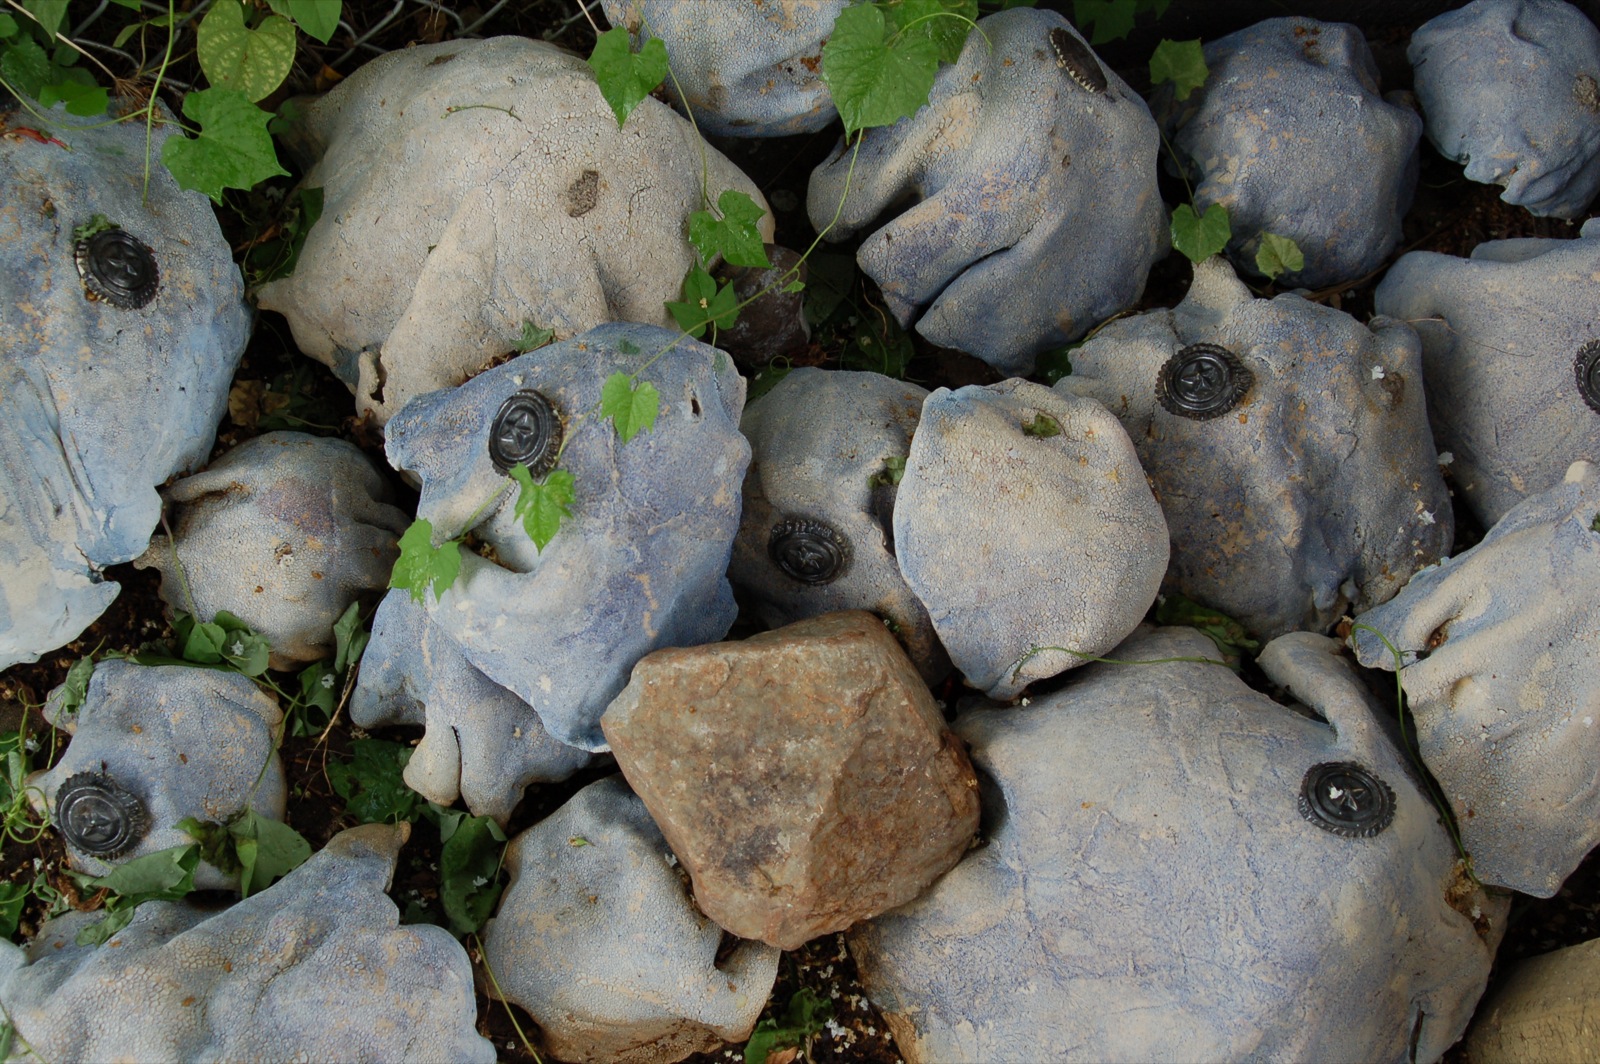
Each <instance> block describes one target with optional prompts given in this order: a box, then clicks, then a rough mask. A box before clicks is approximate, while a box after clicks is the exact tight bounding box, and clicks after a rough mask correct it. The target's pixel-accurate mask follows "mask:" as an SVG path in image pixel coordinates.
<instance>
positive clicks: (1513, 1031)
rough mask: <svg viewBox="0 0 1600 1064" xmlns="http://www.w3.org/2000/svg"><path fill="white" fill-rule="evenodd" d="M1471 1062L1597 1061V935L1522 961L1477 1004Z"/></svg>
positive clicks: (1599, 1056) (1599, 1024)
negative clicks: (1594, 938)
mask: <svg viewBox="0 0 1600 1064" xmlns="http://www.w3.org/2000/svg"><path fill="white" fill-rule="evenodd" d="M1466 1050H1467V1051H1466V1059H1467V1060H1469V1061H1471V1062H1472V1064H1535V1062H1538V1061H1572V1062H1574V1064H1577V1062H1583V1061H1600V939H1596V940H1593V941H1590V942H1580V943H1578V945H1576V946H1568V947H1567V948H1566V949H1560V950H1556V951H1555V952H1554V953H1546V954H1544V955H1543V956H1542V957H1532V958H1530V959H1528V960H1526V961H1523V962H1522V963H1521V964H1520V965H1518V966H1517V967H1516V968H1515V969H1513V970H1512V972H1511V974H1510V975H1509V976H1507V977H1506V978H1505V981H1504V982H1503V983H1501V985H1500V988H1499V989H1498V990H1496V991H1494V992H1493V993H1492V994H1490V995H1489V997H1488V999H1487V1000H1486V1001H1484V1003H1483V1004H1482V1005H1480V1006H1478V1014H1477V1016H1476V1017H1475V1018H1474V1019H1473V1021H1472V1028H1471V1029H1470V1030H1469V1031H1467V1038H1466Z"/></svg>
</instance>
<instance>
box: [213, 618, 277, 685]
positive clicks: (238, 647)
mask: <svg viewBox="0 0 1600 1064" xmlns="http://www.w3.org/2000/svg"><path fill="white" fill-rule="evenodd" d="M271 655H272V645H271V644H270V643H268V642H267V640H266V637H265V636H261V635H257V634H256V633H255V632H252V631H250V630H249V629H248V628H246V629H244V630H243V631H236V632H229V633H228V634H227V635H226V636H225V637H224V638H223V641H222V658H223V660H224V661H226V662H227V663H228V664H229V665H232V666H233V667H234V668H236V669H238V670H239V671H240V672H242V673H244V674H245V675H246V676H260V675H261V674H262V673H264V672H266V671H267V662H268V660H269V659H270V657H271Z"/></svg>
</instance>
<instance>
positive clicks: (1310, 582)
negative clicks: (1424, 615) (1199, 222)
mask: <svg viewBox="0 0 1600 1064" xmlns="http://www.w3.org/2000/svg"><path fill="white" fill-rule="evenodd" d="M1380 306H1381V303H1380ZM1202 343H1205V344H1215V345H1217V346H1219V347H1221V348H1223V349H1224V350H1225V351H1227V352H1229V353H1231V355H1232V357H1234V358H1235V359H1237V360H1238V362H1239V364H1240V365H1241V366H1242V367H1243V368H1244V369H1246V370H1248V371H1249V373H1250V374H1251V376H1252V378H1253V379H1252V382H1251V385H1250V388H1249V390H1248V391H1247V392H1245V393H1244V395H1243V396H1242V397H1241V398H1240V399H1239V401H1238V403H1237V404H1236V405H1235V406H1233V407H1232V408H1231V409H1229V410H1227V411H1226V412H1224V413H1221V414H1220V415H1219V416H1216V417H1213V418H1210V419H1208V420H1195V419H1192V418H1188V417H1182V416H1179V415H1178V414H1175V413H1173V412H1171V411H1170V410H1168V409H1166V408H1165V407H1164V406H1163V405H1162V404H1161V403H1160V402H1159V401H1158V399H1157V388H1158V381H1159V379H1160V375H1161V372H1162V367H1163V366H1164V365H1166V364H1167V363H1168V361H1169V360H1170V359H1172V358H1173V357H1174V356H1175V355H1176V354H1177V353H1178V352H1180V351H1183V350H1185V349H1187V348H1189V347H1190V346H1191V345H1197V344H1202ZM1072 368H1073V372H1072V375H1071V376H1068V377H1063V378H1062V379H1061V380H1060V381H1059V382H1058V383H1057V384H1056V390H1057V391H1058V392H1063V393H1070V394H1074V395H1083V396H1090V397H1093V398H1095V399H1098V400H1100V402H1102V403H1104V404H1105V405H1106V406H1107V407H1108V408H1110V410H1111V412H1112V413H1113V414H1115V415H1116V416H1117V417H1118V418H1119V419H1120V420H1121V422H1122V426H1123V428H1125V429H1126V430H1127V433H1128V435H1129V436H1130V437H1132V438H1133V442H1134V446H1135V447H1136V448H1137V449H1138V452H1139V460H1140V461H1141V462H1142V463H1143V465H1144V469H1145V471H1146V472H1147V473H1148V474H1149V476H1150V483H1151V485H1152V486H1153V487H1154V488H1155V492H1156V497H1157V498H1158V499H1160V500H1161V508H1162V510H1163V511H1164V512H1165V514H1166V519H1167V524H1168V526H1169V527H1170V529H1171V532H1172V567H1171V569H1170V570H1169V571H1168V573H1167V577H1166V585H1167V586H1168V587H1170V588H1172V589H1174V590H1176V591H1179V592H1181V593H1182V594H1184V595H1186V596H1188V597H1189V598H1192V599H1195V600H1197V601H1200V602H1203V603H1205V604H1206V605H1208V606H1210V607H1212V608H1214V609H1218V610H1221V611H1223V612H1224V613H1227V614H1229V615H1230V616H1232V617H1235V618H1237V619H1238V620H1239V621H1240V622H1241V623H1242V624H1244V625H1245V627H1246V628H1248V629H1250V630H1251V631H1252V632H1253V633H1255V634H1256V636H1257V637H1258V638H1261V639H1272V638H1275V637H1276V636H1279V635H1283V634H1285V633H1287V632H1293V631H1306V630H1309V631H1319V632H1325V631H1327V630H1328V629H1329V628H1330V627H1331V626H1332V625H1334V624H1335V623H1337V622H1338V620H1339V618H1340V617H1341V616H1343V615H1344V614H1345V613H1346V612H1348V611H1350V610H1352V609H1354V610H1362V609H1369V608H1371V607H1372V606H1373V605H1376V604H1377V603H1380V602H1384V601H1386V600H1388V599H1389V598H1391V597H1392V596H1393V595H1394V593H1395V592H1397V591H1399V590H1400V588H1401V587H1402V586H1403V585H1404V584H1405V582H1406V579H1407V578H1408V577H1409V576H1410V575H1411V574H1412V573H1414V572H1416V571H1417V570H1418V569H1420V568H1422V567H1423V566H1425V565H1431V564H1432V563H1434V562H1436V561H1438V560H1439V558H1441V557H1442V556H1443V555H1444V554H1445V553H1446V552H1447V551H1448V550H1449V549H1450V545H1451V542H1452V539H1453V536H1454V530H1455V524H1454V520H1453V514H1452V512H1451V509H1450V493H1449V491H1448V490H1447V489H1446V488H1445V485H1444V481H1443V479H1442V478H1441V476H1440V474H1439V467H1438V461H1439V458H1438V453H1437V452H1436V451H1435V450H1434V444H1433V439H1432V438H1431V437H1430V436H1429V433H1428V425H1427V414H1426V412H1425V407H1424V402H1423V389H1422V362H1421V358H1420V352H1419V350H1418V342H1417V337H1416V335H1415V333H1413V332H1412V330H1411V329H1410V328H1409V327H1408V326H1407V325H1406V324H1405V323H1404V322H1399V321H1394V320H1390V319H1387V318H1381V317H1380V318H1374V319H1373V320H1372V322H1371V323H1370V324H1368V325H1363V324H1362V323H1361V322H1358V321H1356V319H1354V318H1352V317H1351V316H1350V315H1348V314H1345V313H1343V312H1341V311H1337V310H1334V309H1333V308H1331V307H1324V306H1320V305H1318V304H1316V303H1312V302H1309V301H1307V300H1305V299H1302V298H1301V297H1300V296H1298V295H1293V294H1283V295H1279V296H1277V297H1275V298H1273V299H1256V298H1254V297H1253V296H1252V295H1251V293H1250V290H1249V289H1247V288H1246V287H1245V286H1244V285H1243V284H1241V283H1240V282H1239V280H1238V278H1237V277H1235V276H1234V273H1233V270H1232V269H1231V268H1230V267H1229V266H1228V264H1227V263H1226V262H1224V261H1223V260H1222V259H1221V258H1211V259H1208V260H1206V261H1205V262H1202V263H1199V264H1198V265H1197V266H1196V267H1195V276H1194V284H1193V285H1192V286H1191V287H1190V289H1189V293H1188V295H1187V296H1185V298H1184V300H1183V302H1182V303H1180V304H1179V305H1178V306H1177V307H1176V308H1174V309H1172V310H1153V311H1150V312H1148V313H1145V314H1140V315H1138V316H1136V317H1133V318H1127V319H1123V320H1121V321H1116V322H1112V323H1111V324H1110V325H1108V326H1107V327H1106V328H1104V329H1102V330H1101V331H1100V332H1099V333H1097V334H1096V335H1095V336H1094V338H1093V339H1091V340H1089V341H1088V342H1087V343H1085V344H1084V345H1083V346H1082V347H1081V348H1079V349H1078V350H1076V351H1074V352H1073V355H1072ZM1428 405H1431V404H1428Z"/></svg>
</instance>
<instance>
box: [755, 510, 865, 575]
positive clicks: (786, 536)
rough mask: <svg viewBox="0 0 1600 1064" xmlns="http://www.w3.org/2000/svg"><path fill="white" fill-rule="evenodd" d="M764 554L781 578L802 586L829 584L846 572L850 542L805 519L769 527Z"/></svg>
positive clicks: (818, 522) (823, 526) (830, 528)
mask: <svg viewBox="0 0 1600 1064" xmlns="http://www.w3.org/2000/svg"><path fill="white" fill-rule="evenodd" d="M767 554H768V556H770V557H771V558H772V561H773V564H775V565H776V566H777V567H778V568H779V569H782V570H783V573H784V575H785V576H787V577H789V578H790V579H791V580H797V581H799V582H800V583H802V584H829V583H832V582H833V581H835V580H837V579H838V578H839V577H841V576H843V575H844V574H845V572H846V571H847V570H849V568H850V541H849V540H847V539H845V538H844V537H843V536H841V535H840V534H839V533H838V532H835V531H834V530H833V528H832V527H831V526H830V525H827V524H824V523H823V522H821V521H815V520H812V519H811V518H808V517H791V518H788V519H786V520H783V521H780V522H778V523H777V524H775V525H773V526H772V535H771V537H770V538H769V539H768V540H767Z"/></svg>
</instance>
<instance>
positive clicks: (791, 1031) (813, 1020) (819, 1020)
mask: <svg viewBox="0 0 1600 1064" xmlns="http://www.w3.org/2000/svg"><path fill="white" fill-rule="evenodd" d="M832 1015H833V1005H832V1003H831V1002H829V1001H826V1000H824V999H822V998H819V997H817V995H816V992H815V991H814V990H812V989H811V988H810V987H809V986H803V987H801V988H800V989H799V990H796V991H795V993H794V996H793V997H791V998H790V999H789V1005H788V1007H787V1008H786V1009H785V1010H784V1014H783V1016H782V1017H781V1018H780V1017H773V1018H771V1019H765V1020H762V1021H761V1022H760V1023H758V1024H756V1027H755V1030H754V1031H753V1032H751V1034H750V1041H749V1042H747V1043H746V1044H745V1047H744V1059H745V1064H766V1061H767V1057H768V1055H769V1054H771V1053H772V1051H773V1050H774V1049H778V1048H780V1047H783V1046H797V1045H800V1044H801V1043H802V1042H804V1041H805V1040H806V1039H807V1038H810V1037H811V1036H812V1035H815V1034H817V1033H819V1032H820V1031H821V1030H822V1028H823V1027H824V1026H825V1025H826V1024H827V1021H828V1019H829V1018H830V1017H831V1016H832Z"/></svg>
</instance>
